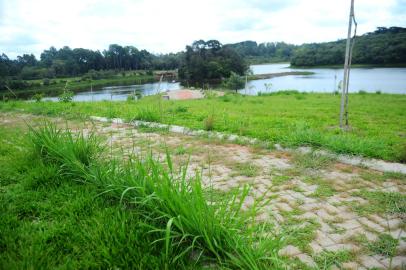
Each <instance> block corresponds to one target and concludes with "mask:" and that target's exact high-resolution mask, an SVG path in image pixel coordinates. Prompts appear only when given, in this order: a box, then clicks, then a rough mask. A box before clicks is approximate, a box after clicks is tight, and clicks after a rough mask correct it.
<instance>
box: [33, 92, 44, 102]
mask: <svg viewBox="0 0 406 270" xmlns="http://www.w3.org/2000/svg"><path fill="white" fill-rule="evenodd" d="M43 98H44V93H36V94H35V95H33V96H32V99H33V100H35V102H41V100H42V99H43Z"/></svg>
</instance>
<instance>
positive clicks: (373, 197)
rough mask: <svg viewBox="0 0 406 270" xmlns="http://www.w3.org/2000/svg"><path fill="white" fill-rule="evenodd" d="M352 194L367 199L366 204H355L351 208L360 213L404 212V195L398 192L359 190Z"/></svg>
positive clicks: (405, 199)
mask: <svg viewBox="0 0 406 270" xmlns="http://www.w3.org/2000/svg"><path fill="white" fill-rule="evenodd" d="M353 195H355V196H359V197H361V198H363V199H366V200H368V203H366V204H355V205H352V208H353V209H354V210H355V211H356V212H358V213H360V214H373V213H381V214H385V213H387V214H405V213H406V195H404V194H401V193H399V192H384V191H367V190H361V191H359V192H356V193H354V194H353Z"/></svg>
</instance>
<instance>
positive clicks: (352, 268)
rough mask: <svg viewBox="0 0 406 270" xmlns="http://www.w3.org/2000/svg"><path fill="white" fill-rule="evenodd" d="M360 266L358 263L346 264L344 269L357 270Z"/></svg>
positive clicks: (343, 266) (343, 265)
mask: <svg viewBox="0 0 406 270" xmlns="http://www.w3.org/2000/svg"><path fill="white" fill-rule="evenodd" d="M358 267H359V264H358V263H356V262H345V263H343V264H342V268H343V269H345V270H357V269H358Z"/></svg>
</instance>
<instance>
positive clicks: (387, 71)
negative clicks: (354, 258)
mask: <svg viewBox="0 0 406 270" xmlns="http://www.w3.org/2000/svg"><path fill="white" fill-rule="evenodd" d="M251 69H252V71H253V72H254V74H265V73H277V72H286V71H313V72H315V74H313V75H306V76H302V75H300V76H283V77H276V78H272V79H265V80H255V81H250V82H248V85H247V90H245V89H242V90H240V92H241V93H246V94H249V95H256V94H257V93H258V92H266V91H267V90H266V87H265V84H268V83H271V84H272V86H271V87H270V89H268V91H277V90H288V89H289V90H291V89H295V90H299V91H304V92H333V91H334V90H337V85H338V84H339V82H340V81H341V80H342V77H343V69H332V68H314V69H313V68H312V69H291V68H289V63H278V64H266V65H252V66H251ZM158 88H159V89H160V90H159V89H158ZM181 88H182V86H181V85H180V83H179V82H162V83H161V85H160V87H159V83H147V84H142V85H128V86H109V87H103V88H102V89H100V90H97V91H93V93H92V92H90V91H87V92H80V93H77V94H76V95H75V96H74V97H73V99H74V100H75V101H100V100H126V99H127V96H128V95H129V94H131V93H134V92H140V93H141V94H142V95H154V94H157V93H158V92H159V91H160V92H162V91H166V90H177V89H181ZM359 90H364V91H367V92H375V91H378V90H379V91H382V92H383V93H395V94H406V68H354V69H352V70H351V75H350V88H349V91H350V92H358V91H359ZM46 99H48V100H57V98H55V97H53V98H46Z"/></svg>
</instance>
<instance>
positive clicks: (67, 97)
mask: <svg viewBox="0 0 406 270" xmlns="http://www.w3.org/2000/svg"><path fill="white" fill-rule="evenodd" d="M73 96H74V93H73V92H72V91H69V90H67V91H64V92H63V93H62V94H60V95H59V97H58V99H59V101H60V102H71V101H72V100H73Z"/></svg>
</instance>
